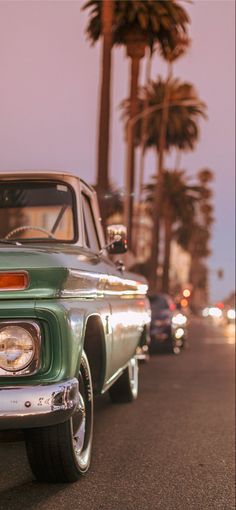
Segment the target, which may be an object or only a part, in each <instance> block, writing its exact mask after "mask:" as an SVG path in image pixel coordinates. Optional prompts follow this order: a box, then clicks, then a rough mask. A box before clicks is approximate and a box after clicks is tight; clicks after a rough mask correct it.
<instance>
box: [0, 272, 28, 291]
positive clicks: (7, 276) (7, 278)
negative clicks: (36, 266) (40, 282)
mask: <svg viewBox="0 0 236 510" xmlns="http://www.w3.org/2000/svg"><path fill="white" fill-rule="evenodd" d="M28 285H29V277H28V274H27V273H23V272H22V273H20V272H19V273H10V272H8V273H5V272H4V273H1V272H0V291H3V290H24V289H27V287H28Z"/></svg>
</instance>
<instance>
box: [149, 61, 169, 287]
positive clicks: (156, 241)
mask: <svg viewBox="0 0 236 510" xmlns="http://www.w3.org/2000/svg"><path fill="white" fill-rule="evenodd" d="M171 74H172V68H171V66H170V67H169V72H168V77H167V80H166V85H165V94H164V98H163V113H162V123H161V132H160V138H159V146H158V150H157V153H158V167H157V185H156V193H155V197H154V207H153V238H152V239H153V240H152V252H151V257H150V261H149V275H150V276H149V286H150V290H151V292H156V290H157V269H158V264H159V245H160V217H161V211H162V194H163V193H162V190H163V179H164V152H165V146H166V132H167V123H168V115H169V108H168V107H169V97H170V87H169V81H170V79H171Z"/></svg>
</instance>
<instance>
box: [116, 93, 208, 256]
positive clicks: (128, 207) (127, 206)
mask: <svg viewBox="0 0 236 510" xmlns="http://www.w3.org/2000/svg"><path fill="white" fill-rule="evenodd" d="M201 104H202V103H201V102H200V101H191V100H188V99H186V100H183V101H176V102H174V103H169V104H168V105H166V104H165V103H160V104H158V105H154V106H149V107H148V108H145V109H144V110H143V111H142V112H140V113H137V115H135V116H134V117H131V118H130V119H128V122H127V143H126V198H125V203H124V222H125V225H126V226H127V232H128V246H130V247H131V240H132V211H133V190H132V189H131V184H130V183H131V182H132V144H133V127H134V126H135V124H136V123H137V122H138V121H139V120H140V119H143V118H144V117H146V116H148V115H150V114H151V113H153V112H156V111H158V110H162V109H164V108H166V109H169V108H173V107H175V106H200V105H201Z"/></svg>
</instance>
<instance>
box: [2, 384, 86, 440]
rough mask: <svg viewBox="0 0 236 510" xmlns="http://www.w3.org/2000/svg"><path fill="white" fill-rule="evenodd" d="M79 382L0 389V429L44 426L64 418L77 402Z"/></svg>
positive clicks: (60, 421) (67, 416) (59, 421)
mask: <svg viewBox="0 0 236 510" xmlns="http://www.w3.org/2000/svg"><path fill="white" fill-rule="evenodd" d="M78 396H79V393H78V381H77V379H75V378H74V379H70V380H67V381H62V382H60V383H58V384H48V385H35V386H8V387H2V388H0V430H6V429H21V428H31V427H44V426H47V425H54V424H56V423H62V422H64V421H66V420H67V419H68V418H70V416H71V415H72V414H73V412H74V409H75V408H76V406H77V405H78V398H79V397H78Z"/></svg>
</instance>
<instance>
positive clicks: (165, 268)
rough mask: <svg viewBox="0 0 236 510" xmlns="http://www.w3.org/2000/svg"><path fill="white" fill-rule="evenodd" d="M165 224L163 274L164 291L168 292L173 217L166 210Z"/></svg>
mask: <svg viewBox="0 0 236 510" xmlns="http://www.w3.org/2000/svg"><path fill="white" fill-rule="evenodd" d="M164 225H165V252H164V264H163V274H162V292H166V293H167V294H168V293H169V269H170V251H171V241H172V218H171V215H170V214H168V211H166V212H165V217H164Z"/></svg>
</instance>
